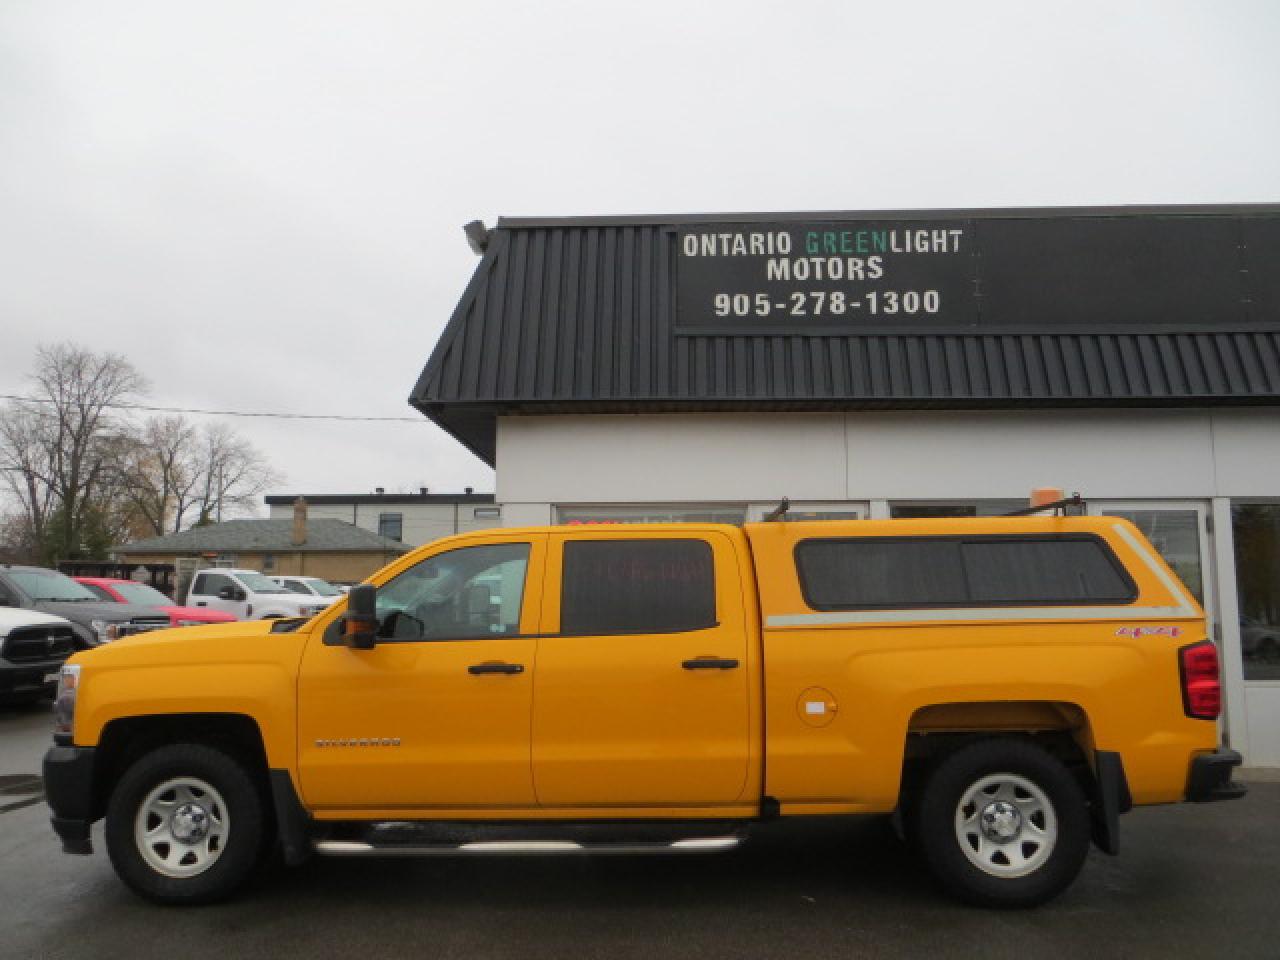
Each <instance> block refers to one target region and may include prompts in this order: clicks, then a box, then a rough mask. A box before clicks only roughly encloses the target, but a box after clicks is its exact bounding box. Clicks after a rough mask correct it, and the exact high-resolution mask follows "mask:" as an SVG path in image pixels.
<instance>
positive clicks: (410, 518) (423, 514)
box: [270, 503, 549, 547]
mask: <svg viewBox="0 0 1280 960" xmlns="http://www.w3.org/2000/svg"><path fill="white" fill-rule="evenodd" d="M477 506H479V507H481V508H482V509H483V508H484V507H485V506H486V505H485V504H473V503H461V504H456V505H455V504H451V503H439V504H437V503H385V504H383V503H347V504H310V503H309V504H307V516H308V517H316V518H319V517H332V518H334V519H337V520H343V521H345V522H347V523H354V524H355V525H356V526H357V527H360V528H362V529H364V530H368V531H370V532H371V533H377V532H378V514H380V513H398V514H400V515H401V516H402V517H403V527H402V531H401V532H402V539H403V542H404V543H407V544H409V545H410V546H415V547H416V546H419V545H421V544H424V543H429V542H431V541H432V540H438V539H439V538H441V537H448V536H452V535H453V534H454V533H455V532H457V533H466V532H467V531H468V530H486V529H488V528H490V527H496V526H500V525H502V523H503V521H502V519H501V518H492V519H491V518H482V519H479V520H477V519H476V517H475V510H476V507H477ZM270 516H272V517H292V516H293V504H291V503H290V504H272V505H271V513H270ZM539 522H543V523H546V522H549V521H539Z"/></svg>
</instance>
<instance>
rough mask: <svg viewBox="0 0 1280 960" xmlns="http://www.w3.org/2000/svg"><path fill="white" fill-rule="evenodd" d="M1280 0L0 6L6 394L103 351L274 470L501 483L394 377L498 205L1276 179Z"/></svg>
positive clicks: (979, 197) (367, 0) (1203, 195)
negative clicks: (32, 377) (224, 421)
mask: <svg viewBox="0 0 1280 960" xmlns="http://www.w3.org/2000/svg"><path fill="white" fill-rule="evenodd" d="M1277 50H1280V3H1274V2H1256V3H1233V2H1221V0H1217V2H1213V3H1208V2H1195V3H1175V2H1159V3H1120V2H1116V0H1111V2H1105V3H1080V2H1073V3H1070V4H1053V5H1047V4H1030V3H1023V2H1017V3H980V2H973V0H970V2H964V3H957V2H942V3H906V2H896V3H884V2H877V3H854V2H827V3H820V2H802V0H790V2H774V3H758V2H747V0H733V2H718V3H710V2H707V3H695V2H691V0H682V2H678V3H669V2H659V0H643V2H638V3H607V2H603V0H594V2H578V3H569V2H547V0H543V2H536V3H535V2H529V3H510V2H501V0H486V2H484V3H468V2H461V0H458V2H453V3H447V4H446V3H434V2H433V3H428V2H413V3H392V2H378V0H363V2H346V3H337V2H332V3H323V2H317V0H306V2H297V3H285V2H271V0H252V2H229V0H219V2H217V3H208V2H199V3H196V2H187V0H156V2H143V0H132V2H110V0H90V2H83V3H72V2H50V0H25V2H23V0H0V332H2V334H3V336H2V338H0V393H21V392H22V391H23V387H24V377H25V375H26V373H27V372H28V371H29V370H30V368H31V365H32V359H33V355H34V352H35V348H36V346H37V344H39V343H42V342H53V341H57V340H70V341H74V342H76V343H79V344H83V345H85V346H88V347H91V348H93V349H96V350H107V349H111V350H117V351H119V352H121V353H124V354H125V355H126V356H128V357H129V359H130V360H132V361H133V363H134V364H135V365H136V366H137V367H138V368H139V369H140V370H141V371H143V372H144V373H145V375H146V376H147V377H148V379H149V381H150V396H149V399H150V402H152V403H156V404H162V405H168V406H178V407H202V408H211V407H212V408H219V409H239V410H253V411H277V412H305V413H334V414H345V415H365V416H392V417H395V416H410V417H414V418H415V420H420V421H421V422H410V423H388V424H379V425H371V424H351V423H329V422H314V423H306V422H302V423H298V422H289V421H258V420H235V421H232V422H233V424H234V426H235V427H236V428H237V429H238V430H239V431H240V432H241V433H243V434H244V435H246V436H247V437H249V438H250V439H251V440H252V441H253V442H254V443H255V444H256V445H257V446H258V447H259V448H261V449H262V450H263V451H265V452H266V453H267V454H268V455H269V457H270V459H271V461H272V462H273V464H274V465H275V466H276V468H277V469H278V470H279V471H280V473H281V474H282V475H283V477H284V481H283V482H282V484H281V485H280V487H279V488H278V489H277V490H276V491H275V492H280V493H285V492H325V493H343V492H367V491H371V490H372V489H373V488H374V487H377V486H383V487H386V488H387V489H388V490H389V491H391V490H395V491H399V490H408V489H416V488H417V487H419V486H429V487H431V488H432V489H438V490H456V489H460V488H461V487H463V486H464V485H465V486H473V487H476V488H477V489H481V490H491V489H492V488H493V475H492V471H490V470H489V468H488V467H486V466H485V465H484V464H482V463H481V462H480V461H478V460H477V459H475V458H474V457H473V456H472V455H471V454H469V453H468V452H467V451H466V450H465V449H463V448H462V447H461V446H460V445H459V444H457V443H456V442H455V441H454V440H453V439H452V438H450V437H449V436H448V435H446V434H445V433H443V432H442V431H440V430H439V429H437V428H436V427H434V426H433V425H431V424H429V423H428V422H427V421H426V420H425V419H421V418H419V417H418V415H417V414H416V413H415V412H414V411H413V410H412V408H410V407H408V405H407V402H406V398H407V397H408V394H409V391H410V389H411V387H412V386H413V383H414V381H415V380H416V378H417V376H418V374H419V373H420V371H421V369H422V366H423V364H424V363H425V362H426V359H427V357H428V355H429V354H430V352H431V349H432V347H433V345H434V344H435V341H436V339H437V337H438V336H439V334H440V331H441V329H442V327H443V325H444V323H445V321H446V320H447V319H448V316H449V314H450V311H451V310H452V308H453V306H454V305H455V303H456V302H457V300H458V298H459V296H460V295H461V293H462V290H463V288H464V286H465V285H466V283H467V280H468V278H469V277H470V275H471V272H472V270H473V269H474V267H475V265H476V258H475V257H474V255H473V254H472V253H471V251H470V250H469V248H468V247H467V244H466V242H465V240H464V237H463V233H462V229H461V227H462V224H464V223H465V222H466V221H468V220H472V219H476V218H480V219H484V220H486V221H487V222H489V223H492V222H493V220H494V219H495V218H496V217H497V216H499V215H512V216H523V215H573V214H609V213H671V212H701V211H735V210H738V211H740V210H752V211H756V210H805V209H818V210H836V209H874V208H904V207H965V206H1018V205H1021V206H1041V205H1058V204H1126V203H1207V202H1275V201H1278V200H1280V56H1278V55H1277Z"/></svg>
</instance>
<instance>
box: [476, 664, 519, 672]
mask: <svg viewBox="0 0 1280 960" xmlns="http://www.w3.org/2000/svg"><path fill="white" fill-rule="evenodd" d="M467 673H470V674H474V675H479V674H482V673H524V664H523V663H473V664H472V665H471V666H469V667H467Z"/></svg>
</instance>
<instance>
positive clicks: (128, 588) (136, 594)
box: [72, 577, 236, 627]
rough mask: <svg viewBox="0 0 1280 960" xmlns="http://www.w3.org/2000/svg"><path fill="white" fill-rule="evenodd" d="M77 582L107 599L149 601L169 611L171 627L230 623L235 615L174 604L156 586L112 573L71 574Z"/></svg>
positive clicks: (166, 611)
mask: <svg viewBox="0 0 1280 960" xmlns="http://www.w3.org/2000/svg"><path fill="white" fill-rule="evenodd" d="M72 579H73V580H75V582H76V583H78V584H81V585H82V586H85V587H88V588H89V589H90V590H91V591H92V592H93V593H94V594H96V595H97V596H98V598H99V599H100V600H105V601H106V602H107V603H130V604H138V603H141V604H150V605H151V606H153V607H156V608H157V609H159V610H163V611H164V612H165V613H167V614H168V615H169V626H171V627H202V626H204V625H205V624H206V623H232V622H233V621H234V620H235V619H236V618H235V617H233V616H232V615H231V614H229V613H222V612H221V611H219V610H210V609H208V608H207V607H177V606H174V604H173V601H172V600H170V599H169V598H168V597H166V596H165V595H164V594H163V593H161V592H160V591H159V590H157V589H156V588H155V587H152V586H149V585H147V584H145V583H138V582H136V581H134V580H119V579H115V578H111V577H73V578H72Z"/></svg>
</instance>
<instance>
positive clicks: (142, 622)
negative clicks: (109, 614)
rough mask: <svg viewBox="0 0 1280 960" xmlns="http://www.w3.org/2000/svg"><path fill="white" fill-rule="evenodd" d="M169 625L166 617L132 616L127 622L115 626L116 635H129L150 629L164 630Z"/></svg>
mask: <svg viewBox="0 0 1280 960" xmlns="http://www.w3.org/2000/svg"><path fill="white" fill-rule="evenodd" d="M168 626H169V618H168V617H134V618H133V619H132V620H130V621H129V622H128V623H121V624H119V625H118V626H117V634H116V635H117V636H120V637H131V636H133V635H134V634H135V633H147V632H148V631H151V630H164V629H165V628H166V627H168Z"/></svg>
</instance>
